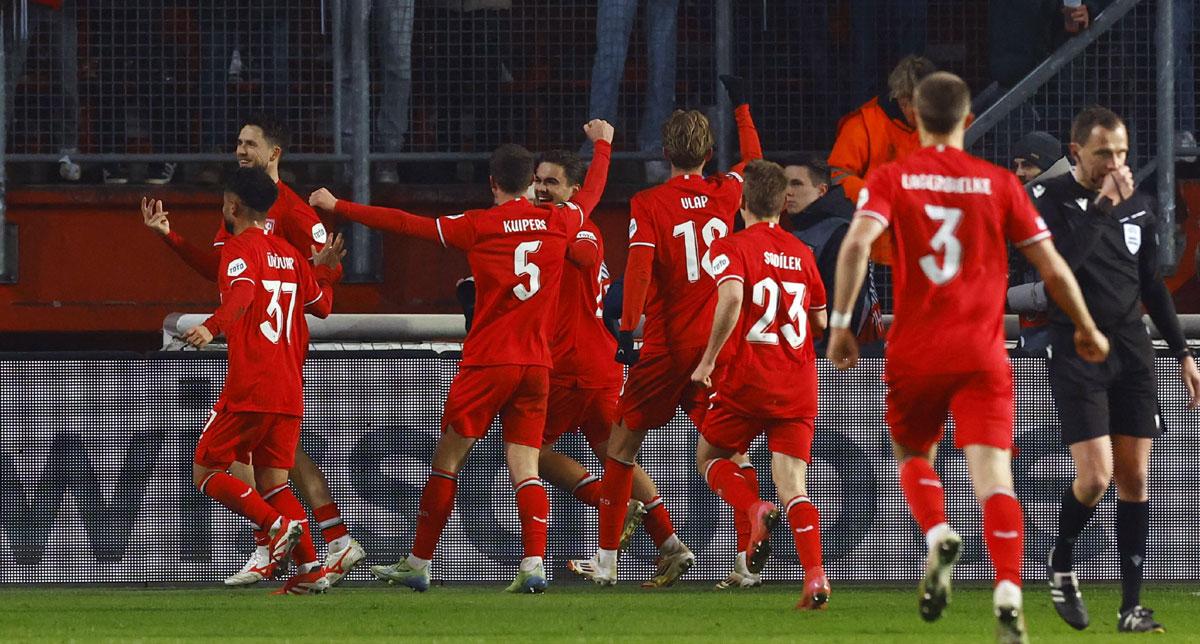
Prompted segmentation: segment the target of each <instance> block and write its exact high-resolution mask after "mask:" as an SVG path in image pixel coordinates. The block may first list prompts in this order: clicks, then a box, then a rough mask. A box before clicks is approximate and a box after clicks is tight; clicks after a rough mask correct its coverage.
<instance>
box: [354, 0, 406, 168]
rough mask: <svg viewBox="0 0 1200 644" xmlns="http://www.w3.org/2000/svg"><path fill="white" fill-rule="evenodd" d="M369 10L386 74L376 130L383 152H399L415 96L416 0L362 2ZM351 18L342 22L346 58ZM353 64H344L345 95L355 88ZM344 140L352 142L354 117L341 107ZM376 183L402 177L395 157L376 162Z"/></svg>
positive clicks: (382, 66)
mask: <svg viewBox="0 0 1200 644" xmlns="http://www.w3.org/2000/svg"><path fill="white" fill-rule="evenodd" d="M362 8H363V11H366V12H368V14H369V16H368V20H370V21H371V23H372V25H371V26H372V27H373V28H374V32H375V34H374V35H375V55H376V56H377V57H378V60H379V64H380V70H381V72H382V75H383V96H381V97H380V99H379V106H378V111H377V112H376V114H375V127H374V128H373V130H372V133H376V134H377V136H378V141H379V143H380V145H381V146H382V149H383V152H399V151H400V148H401V146H403V145H404V135H405V134H407V133H408V121H409V104H410V102H411V99H412V38H413V14H414V13H415V12H416V0H368V1H367V2H363V3H362ZM350 24H351V23H350V21H349V20H347V21H345V24H344V25H343V26H344V27H345V31H346V37H345V38H343V39H342V43H343V45H344V46H345V49H346V56H347V60H348V59H349V55H350V54H349V51H350V35H351V29H350ZM350 72H351V69H350V65H343V66H342V96H349V95H350V92H351V91H353V90H352V88H351V84H350ZM341 128H342V143H343V145H349V144H350V141H351V140H353V138H354V118H353V114H352V113H351V111H350V110H348V109H344V108H343V109H342V123H341ZM373 166H374V173H375V181H376V183H396V182H398V181H399V180H400V176H399V174H398V173H397V172H396V162H395V161H380V162H376V163H374V164H373Z"/></svg>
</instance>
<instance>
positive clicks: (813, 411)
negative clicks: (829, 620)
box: [692, 159, 829, 609]
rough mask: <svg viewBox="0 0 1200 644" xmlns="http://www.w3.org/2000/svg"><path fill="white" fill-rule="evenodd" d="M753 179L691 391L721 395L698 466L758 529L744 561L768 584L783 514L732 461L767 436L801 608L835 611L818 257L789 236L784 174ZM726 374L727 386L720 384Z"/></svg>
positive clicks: (721, 247)
mask: <svg viewBox="0 0 1200 644" xmlns="http://www.w3.org/2000/svg"><path fill="white" fill-rule="evenodd" d="M744 176H745V188H744V190H743V196H742V209H741V212H742V219H743V220H745V222H746V229H745V230H743V231H741V232H739V233H737V234H734V235H731V236H729V237H727V238H725V239H718V240H717V241H715V242H713V245H712V248H711V250H710V252H711V253H712V268H713V273H714V274H715V275H716V276H717V308H716V313H715V315H714V318H713V325H712V333H711V335H710V336H709V340H708V346H707V348H706V349H705V351H704V356H703V357H702V358H701V359H700V364H699V365H698V366H697V367H696V370H695V372H694V373H693V374H692V382H693V383H695V384H696V385H697V386H700V387H714V386H715V391H714V393H713V394H712V395H711V396H710V398H709V401H710V407H709V410H708V413H706V414H705V416H704V424H703V425H701V426H700V440H699V442H698V443H697V445H696V466H697V467H698V468H699V470H700V474H701V475H703V476H704V480H705V481H707V482H708V485H709V487H711V488H712V489H713V491H714V492H716V493H717V495H719V496H720V497H721V498H722V499H724V500H725V501H726V502H727V503H729V505H730V506H732V507H733V508H734V510H735V511H737V512H739V513H742V514H745V515H746V516H747V517H749V519H750V525H751V529H750V538H749V540H748V544H747V546H746V550H745V553H744V554H745V560H746V565H747V568H748V569H749V571H750V572H751V573H753V574H757V573H759V572H760V571H761V570H762V568H763V565H764V564H766V561H767V557H768V555H769V554H770V550H771V549H770V541H769V539H770V534H771V529H772V528H773V527H774V525H775V523H776V522H777V521H778V520H779V510H778V509H777V508H776V507H775V505H774V504H772V503H769V502H767V501H763V500H762V499H761V498H759V495H758V485H752V484H751V483H750V482H749V481H748V480H747V479H746V478H745V477H744V476H743V475H742V473H741V468H740V467H739V465H738V463H735V462H734V461H732V460H730V457H732V456H734V455H735V454H744V453H745V452H746V450H748V449H749V448H750V443H751V441H753V440H754V439H755V438H756V437H758V436H759V435H761V434H765V435H766V437H767V447H768V448H770V450H771V474H772V477H773V478H774V480H775V488H776V489H777V490H778V492H779V498H780V499H781V500H784V508H785V512H786V513H787V517H788V522H789V523H790V524H791V526H792V529H793V532H794V537H795V541H796V554H797V555H799V559H800V565H801V566H803V567H804V576H805V585H804V595H803V597H802V598H801V600H800V603H799V607H800V608H805V609H820V608H824V607H825V605H826V602H827V601H828V600H829V582H828V581H827V580H826V578H825V571H824V569H823V568H822V567H821V521H820V516H819V515H818V513H817V508H816V506H814V505H813V504H812V502H811V501H809V499H808V492H807V489H806V487H805V474H806V473H807V471H808V463H809V461H810V460H811V458H812V442H813V430H814V427H815V425H814V421H815V419H816V415H817V365H816V354H815V352H814V351H813V340H814V338H813V337H812V335H813V333H823V332H824V331H825V322H826V320H825V286H824V283H823V282H822V281H821V275H820V274H819V273H818V272H817V260H816V258H815V257H814V256H813V253H812V250H810V249H809V247H808V245H807V244H805V243H804V242H802V241H800V240H799V239H796V238H795V237H793V236H792V234H791V233H789V232H787V231H785V230H784V229H783V228H780V226H779V213H780V212H782V211H783V202H784V198H785V193H786V191H787V177H786V176H784V174H783V168H781V167H779V166H778V165H776V164H774V163H771V162H770V161H764V160H761V159H759V160H756V161H751V162H750V163H749V165H747V166H746V169H745V171H744ZM718 362H720V363H721V365H722V369H721V374H720V380H719V381H716V382H714V381H713V379H712V374H713V371H714V370H715V369H716V367H717V363H718Z"/></svg>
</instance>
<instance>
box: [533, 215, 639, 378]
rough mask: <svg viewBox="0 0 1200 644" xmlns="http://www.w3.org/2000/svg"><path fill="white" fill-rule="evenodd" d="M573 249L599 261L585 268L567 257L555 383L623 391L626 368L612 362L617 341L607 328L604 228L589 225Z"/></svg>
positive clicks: (553, 348)
mask: <svg viewBox="0 0 1200 644" xmlns="http://www.w3.org/2000/svg"><path fill="white" fill-rule="evenodd" d="M574 245H575V247H576V248H580V247H581V246H582V247H583V248H582V250H585V251H589V252H586V253H580V254H586V255H587V256H588V258H589V259H590V258H592V257H594V258H595V261H593V262H591V263H588V264H586V265H580V264H579V263H577V260H576V259H575V258H574V257H573V255H574V254H575V253H572V254H571V255H568V258H567V259H568V261H567V263H566V265H565V268H564V269H563V277H562V287H561V288H560V289H559V292H558V315H557V317H556V318H555V320H554V335H553V336H552V337H551V340H550V354H551V355H552V356H553V357H554V371H553V373H552V374H551V379H552V380H553V381H554V383H555V384H560V385H564V386H568V387H577V388H580V389H607V388H614V387H620V386H621V382H622V380H623V378H624V373H623V372H622V369H621V365H620V364H619V363H617V362H616V361H615V360H613V356H614V355H615V354H616V353H617V341H616V339H615V338H613V336H612V334H611V333H609V331H608V328H607V327H605V326H604V319H603V318H604V293H605V292H607V291H608V286H609V282H610V280H609V275H608V266H606V265H605V263H604V239H603V237H601V236H600V228H599V227H597V226H596V224H595V223H593V222H592V221H591V220H588V221H587V222H586V223H585V224H584V226H583V229H582V230H580V231H579V233H578V234H577V235H576V236H575V241H574Z"/></svg>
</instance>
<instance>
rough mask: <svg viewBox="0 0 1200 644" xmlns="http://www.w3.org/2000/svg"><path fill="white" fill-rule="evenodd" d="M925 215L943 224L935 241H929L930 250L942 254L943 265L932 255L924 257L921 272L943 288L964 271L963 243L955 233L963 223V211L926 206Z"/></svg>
mask: <svg viewBox="0 0 1200 644" xmlns="http://www.w3.org/2000/svg"><path fill="white" fill-rule="evenodd" d="M925 214H926V215H929V218H930V219H932V220H934V221H939V222H941V223H942V225H941V226H940V227H939V228H938V230H937V232H936V233H934V235H933V239H930V240H929V247H930V249H932V250H933V252H935V253H936V252H939V251H940V252H941V253H942V264H941V266H938V260H937V257H934V256H933V255H932V254H929V255H924V256H922V257H921V259H920V264H921V270H923V271H925V276H926V277H928V278H929V281H931V282H933V283H934V284H936V285H937V286H941V285H943V284H945V283H946V282H949V281H950V280H952V279H954V278H955V277H956V276H957V275H958V272H959V271H960V270H962V243H961V242H959V241H958V237H955V236H954V233H955V231H957V230H958V224H959V223H960V222H961V221H962V216H963V211H962V210H961V209H959V208H946V207H944V206H930V205H926V206H925Z"/></svg>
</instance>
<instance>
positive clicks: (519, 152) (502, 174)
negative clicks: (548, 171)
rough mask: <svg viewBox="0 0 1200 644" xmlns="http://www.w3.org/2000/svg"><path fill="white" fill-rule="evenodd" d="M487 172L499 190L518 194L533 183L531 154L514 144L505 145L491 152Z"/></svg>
mask: <svg viewBox="0 0 1200 644" xmlns="http://www.w3.org/2000/svg"><path fill="white" fill-rule="evenodd" d="M488 172H489V173H490V174H491V176H492V181H495V182H496V185H497V186H499V187H500V189H501V190H503V191H504V192H506V193H507V194H510V195H515V194H520V193H522V192H525V189H526V188H528V187H529V184H530V183H532V182H533V154H531V153H530V152H529V150H526V149H525V148H523V147H521V146H519V145H517V144H515V143H505V144H504V145H502V146H500V147H498V148H496V151H495V152H492V159H491V161H489V162H488Z"/></svg>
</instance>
